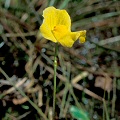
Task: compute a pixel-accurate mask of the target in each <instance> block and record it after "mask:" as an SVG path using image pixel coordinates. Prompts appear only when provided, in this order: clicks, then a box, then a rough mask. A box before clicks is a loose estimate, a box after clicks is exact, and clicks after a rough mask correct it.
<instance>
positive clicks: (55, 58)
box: [53, 43, 58, 117]
mask: <svg viewBox="0 0 120 120" xmlns="http://www.w3.org/2000/svg"><path fill="white" fill-rule="evenodd" d="M57 55H58V43H56V44H55V55H54V90H53V117H54V116H55V104H56V73H57V72H56V71H57Z"/></svg>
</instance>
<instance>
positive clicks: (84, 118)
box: [70, 106, 90, 120]
mask: <svg viewBox="0 0 120 120" xmlns="http://www.w3.org/2000/svg"><path fill="white" fill-rule="evenodd" d="M70 113H71V115H72V117H73V118H75V119H77V120H90V119H89V118H88V115H87V113H86V112H84V111H83V110H80V109H78V108H77V107H76V106H71V107H70Z"/></svg>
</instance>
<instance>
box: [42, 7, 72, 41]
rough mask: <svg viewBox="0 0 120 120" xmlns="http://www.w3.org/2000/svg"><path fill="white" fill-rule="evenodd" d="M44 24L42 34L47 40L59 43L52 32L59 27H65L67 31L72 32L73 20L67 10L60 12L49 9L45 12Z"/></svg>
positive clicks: (52, 8)
mask: <svg viewBox="0 0 120 120" xmlns="http://www.w3.org/2000/svg"><path fill="white" fill-rule="evenodd" d="M43 17H44V20H43V23H42V25H41V27H40V32H41V34H42V35H43V37H45V38H46V39H49V40H51V41H53V42H57V39H56V38H55V36H54V35H53V33H52V31H53V30H54V27H55V26H57V25H65V26H66V28H67V30H68V31H70V28H71V19H70V16H69V15H68V13H67V12H66V10H59V9H56V8H54V7H48V8H46V9H45V10H44V11H43Z"/></svg>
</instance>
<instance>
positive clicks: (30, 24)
mask: <svg viewBox="0 0 120 120" xmlns="http://www.w3.org/2000/svg"><path fill="white" fill-rule="evenodd" d="M48 6H54V7H56V8H60V9H66V10H67V11H68V13H69V14H70V16H71V20H72V31H78V30H87V38H86V42H85V43H84V44H80V43H79V42H78V41H77V42H76V43H75V44H74V46H73V47H72V48H64V47H62V46H59V53H58V69H57V72H58V74H57V103H56V119H61V120H72V119H73V118H72V117H71V115H70V113H69V107H70V105H75V106H77V107H78V108H79V109H83V110H85V111H86V112H87V113H88V116H89V118H90V119H91V120H103V119H105V120H107V118H106V117H104V113H107V114H108V115H109V118H110V120H120V1H119V0H0V119H2V120H39V119H43V118H42V117H41V116H39V114H38V112H37V110H36V109H35V108H34V107H33V106H32V105H31V104H30V103H29V102H28V99H27V98H26V97H25V96H22V95H21V94H20V92H19V91H18V90H16V89H14V87H13V84H11V82H12V83H14V85H17V86H16V87H17V88H20V89H21V90H22V91H23V92H24V93H25V94H26V95H27V96H28V97H29V98H30V99H31V100H32V101H33V102H34V103H35V104H36V105H37V106H39V108H40V109H41V110H42V111H43V113H44V114H45V115H46V116H47V117H49V119H50V118H51V116H50V112H51V109H52V100H53V76H54V75H53V58H54V45H55V44H54V43H52V42H50V41H48V40H45V39H44V38H43V37H42V36H41V35H40V32H39V27H40V25H41V23H42V20H43V18H42V12H43V10H44V9H45V8H46V7H48ZM8 79H9V80H8ZM69 86H70V88H69ZM11 88H12V89H11ZM103 98H104V99H105V100H106V102H105V104H106V106H107V112H106V109H105V105H104V104H103Z"/></svg>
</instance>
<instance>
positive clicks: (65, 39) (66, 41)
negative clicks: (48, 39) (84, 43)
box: [58, 34, 75, 47]
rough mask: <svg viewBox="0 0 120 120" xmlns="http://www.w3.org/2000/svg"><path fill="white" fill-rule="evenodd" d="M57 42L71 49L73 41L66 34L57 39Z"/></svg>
mask: <svg viewBox="0 0 120 120" xmlns="http://www.w3.org/2000/svg"><path fill="white" fill-rule="evenodd" d="M58 42H59V43H60V44H61V45H62V46H64V47H72V46H73V44H74V42H75V41H74V40H73V39H72V37H71V35H70V34H68V35H66V36H64V37H63V38H61V39H59V40H58Z"/></svg>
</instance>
